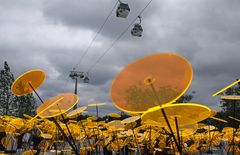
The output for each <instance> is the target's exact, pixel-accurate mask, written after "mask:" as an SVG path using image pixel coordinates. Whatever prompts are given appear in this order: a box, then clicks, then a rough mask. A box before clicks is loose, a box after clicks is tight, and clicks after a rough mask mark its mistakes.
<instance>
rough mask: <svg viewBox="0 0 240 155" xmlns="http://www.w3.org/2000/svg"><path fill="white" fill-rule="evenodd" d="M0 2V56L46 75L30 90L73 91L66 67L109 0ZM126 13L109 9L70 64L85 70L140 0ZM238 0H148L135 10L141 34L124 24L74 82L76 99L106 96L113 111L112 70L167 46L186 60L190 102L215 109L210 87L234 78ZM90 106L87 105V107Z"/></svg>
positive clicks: (47, 93) (19, 68)
mask: <svg viewBox="0 0 240 155" xmlns="http://www.w3.org/2000/svg"><path fill="white" fill-rule="evenodd" d="M0 2H1V5H0V22H1V25H0V53H1V57H0V62H2V64H3V61H5V60H7V61H8V62H9V64H10V66H11V68H12V70H13V73H14V74H15V76H18V75H20V74H21V73H23V72H25V71H27V70H29V69H35V68H40V69H43V70H45V71H46V73H47V79H46V81H45V83H44V84H43V85H42V86H41V87H40V89H39V90H38V91H39V93H40V94H41V96H42V97H43V98H44V99H47V98H49V97H52V96H55V95H56V94H58V93H62V92H73V91H74V81H73V80H71V79H70V78H69V77H68V74H69V71H70V70H72V68H73V67H76V64H79V60H80V59H81V56H82V55H83V52H84V51H85V49H86V48H87V47H88V45H89V43H90V42H91V39H92V38H93V37H94V35H95V33H96V32H97V30H98V29H99V27H100V25H101V24H102V23H103V21H104V19H105V18H106V16H107V14H108V13H109V11H110V10H111V8H112V7H113V5H114V4H115V2H116V1H111V0H104V1H97V0H90V1H85V2H84V3H83V2H81V1H78V0H70V1H64V0H53V1H49V0H42V1H31V2H30V1H26V0H18V1H17V0H8V1H1V0H0ZM126 2H128V3H129V5H130V7H131V12H130V14H129V17H128V18H127V19H121V18H116V17H115V10H114V13H113V14H112V15H111V17H110V19H109V21H108V22H107V23H106V25H105V27H104V29H103V31H102V32H101V33H100V35H99V36H98V37H97V39H96V41H95V42H94V44H93V45H92V47H91V48H90V50H89V52H88V53H87V55H86V56H85V57H84V59H83V60H82V61H81V63H80V64H79V65H78V69H79V70H81V71H87V70H88V69H89V68H90V67H91V66H92V65H93V64H94V63H95V62H96V60H97V59H98V58H99V57H100V56H101V55H102V54H103V53H104V52H105V51H106V50H107V49H108V48H109V47H110V46H111V44H112V42H113V41H114V40H115V39H116V38H117V37H118V36H119V34H120V33H121V32H122V31H123V30H124V29H125V28H126V27H127V26H128V25H129V24H130V22H131V21H132V19H134V18H135V17H136V16H137V15H138V13H139V11H140V10H141V9H142V8H143V7H144V6H145V4H146V3H147V2H148V1H147V0H140V1H130V0H129V1H126ZM239 8H240V1H239V0H232V1H227V0H211V1H209V0H195V1H189V0H178V1H176V0H161V1H157V0H155V1H154V0H153V2H152V3H151V4H150V6H149V7H148V8H147V9H146V10H145V12H144V13H143V14H142V17H143V21H142V26H143V29H144V32H143V37H141V38H136V37H132V36H131V35H130V30H128V31H127V32H126V34H124V35H123V36H122V38H120V40H119V41H117V43H116V44H115V45H114V46H113V47H112V48H111V50H110V51H109V52H108V53H107V54H106V55H105V56H104V57H103V58H102V59H101V61H100V62H99V63H98V64H97V65H96V66H94V68H93V69H92V70H91V72H90V73H89V76H90V80H91V83H90V84H89V85H86V84H83V83H81V82H79V86H78V93H79V96H80V101H79V105H81V106H82V105H87V104H89V103H99V102H106V103H108V104H107V105H106V106H104V107H103V108H102V109H101V112H102V113H108V112H109V111H111V112H113V111H117V109H116V108H115V107H113V105H112V104H111V99H110V97H109V88H110V85H111V82H112V80H113V78H114V77H115V76H116V75H117V74H118V73H119V72H120V70H121V69H122V68H124V67H125V66H126V65H128V64H129V63H131V62H133V61H135V60H136V59H138V58H140V57H142V56H145V55H148V54H152V53H155V52H174V53H178V54H180V55H182V56H184V57H186V58H187V59H188V60H189V61H190V62H191V63H192V66H193V70H194V78H193V83H192V85H191V87H190V89H189V91H188V92H191V91H193V90H194V91H196V94H195V97H194V99H193V102H197V103H203V104H206V105H209V106H210V107H211V108H214V109H217V110H219V102H218V99H217V98H213V97H211V94H213V93H214V92H215V91H217V90H219V89H221V88H222V87H224V86H226V85H227V84H229V83H231V82H233V81H234V80H235V79H236V78H239V77H240V75H239V60H238V59H239V57H240V52H239V51H238V50H239V49H240V30H239V27H240V21H239V19H240V9H239ZM89 111H90V113H91V114H94V108H92V109H91V108H89Z"/></svg>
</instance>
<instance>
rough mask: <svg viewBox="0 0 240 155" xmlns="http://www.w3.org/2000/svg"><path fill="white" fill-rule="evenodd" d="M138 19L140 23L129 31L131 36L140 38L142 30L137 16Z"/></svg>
mask: <svg viewBox="0 0 240 155" xmlns="http://www.w3.org/2000/svg"><path fill="white" fill-rule="evenodd" d="M138 18H139V20H140V22H139V23H137V24H134V27H133V28H132V30H131V34H132V36H135V37H141V36H142V32H143V28H142V26H141V22H142V20H141V17H140V16H138Z"/></svg>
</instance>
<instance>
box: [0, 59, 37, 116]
mask: <svg viewBox="0 0 240 155" xmlns="http://www.w3.org/2000/svg"><path fill="white" fill-rule="evenodd" d="M13 81H14V76H13V74H12V73H11V70H10V67H9V65H8V63H7V62H6V61H5V62H4V68H3V69H2V70H1V71H0V115H10V116H18V117H22V116H23V114H24V113H25V114H28V115H32V114H34V112H35V105H36V100H35V98H34V97H33V95H32V94H29V95H26V96H21V97H17V96H14V94H13V93H12V91H11V86H12V83H13Z"/></svg>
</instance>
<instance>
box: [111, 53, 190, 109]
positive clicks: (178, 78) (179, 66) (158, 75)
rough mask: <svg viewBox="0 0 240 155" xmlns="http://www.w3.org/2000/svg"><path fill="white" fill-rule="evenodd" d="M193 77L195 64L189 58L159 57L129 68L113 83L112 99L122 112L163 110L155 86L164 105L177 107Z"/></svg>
mask: <svg viewBox="0 0 240 155" xmlns="http://www.w3.org/2000/svg"><path fill="white" fill-rule="evenodd" d="M192 76H193V73H192V67H191V64H190V63H189V62H188V61H187V60H186V59H185V58H183V57H181V56H179V55H177V54H174V53H156V54H152V55H149V56H145V57H143V58H141V59H139V60H137V61H135V62H133V63H131V64H129V65H128V66H127V67H125V68H124V69H123V70H122V71H121V72H120V73H119V74H118V75H117V77H116V78H115V79H114V80H113V82H112V86H111V90H110V95H111V98H112V101H113V104H114V105H115V106H116V107H117V108H119V109H120V110H122V111H125V112H132V113H134V112H136V113H137V112H138V113H139V112H140V113H143V112H145V111H146V110H148V109H149V108H152V107H155V106H159V103H158V102H157V99H156V97H155V96H154V93H153V92H152V89H151V86H150V85H151V84H153V85H154V87H155V89H156V92H157V95H158V96H159V99H160V104H166V103H173V102H175V101H176V100H177V99H178V98H180V97H181V96H182V95H183V94H184V93H185V92H186V90H187V89H188V87H189V86H190V83H191V81H192ZM149 79H151V80H149Z"/></svg>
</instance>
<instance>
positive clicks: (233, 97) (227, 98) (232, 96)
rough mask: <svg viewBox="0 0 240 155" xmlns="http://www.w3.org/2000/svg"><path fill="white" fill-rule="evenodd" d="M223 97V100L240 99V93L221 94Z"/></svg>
mask: <svg viewBox="0 0 240 155" xmlns="http://www.w3.org/2000/svg"><path fill="white" fill-rule="evenodd" d="M221 99H223V100H240V96H239V95H225V96H221Z"/></svg>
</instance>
